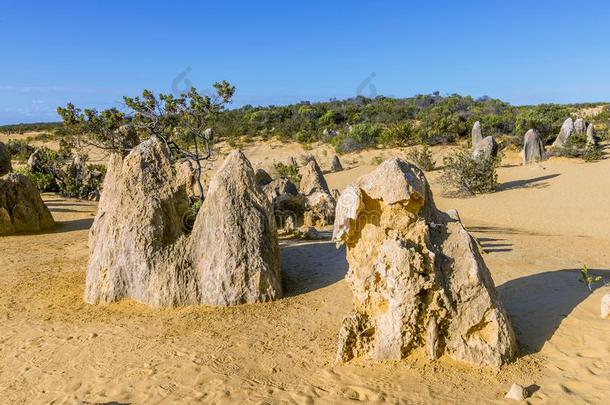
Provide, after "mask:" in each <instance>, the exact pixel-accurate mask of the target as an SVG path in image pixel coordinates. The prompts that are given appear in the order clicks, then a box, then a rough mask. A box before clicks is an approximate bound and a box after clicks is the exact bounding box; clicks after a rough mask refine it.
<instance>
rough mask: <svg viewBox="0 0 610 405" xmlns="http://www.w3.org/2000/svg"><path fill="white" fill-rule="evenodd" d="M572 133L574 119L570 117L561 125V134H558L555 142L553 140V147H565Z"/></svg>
mask: <svg viewBox="0 0 610 405" xmlns="http://www.w3.org/2000/svg"><path fill="white" fill-rule="evenodd" d="M572 134H574V121H572V118H568V119H566V120H565V121H564V122H563V124H562V125H561V129H560V130H559V135H557V138H555V142H553V147H557V148H563V147H564V146H566V144H567V142H568V140H569V139H570V137H571V136H572Z"/></svg>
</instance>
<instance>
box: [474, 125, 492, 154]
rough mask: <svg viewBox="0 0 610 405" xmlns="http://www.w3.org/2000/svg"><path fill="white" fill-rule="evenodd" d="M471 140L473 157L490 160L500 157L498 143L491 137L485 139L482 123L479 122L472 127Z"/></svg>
mask: <svg viewBox="0 0 610 405" xmlns="http://www.w3.org/2000/svg"><path fill="white" fill-rule="evenodd" d="M471 139H472V157H474V158H482V159H490V158H492V157H496V156H498V143H497V142H496V140H495V139H494V137H493V136H491V135H490V136H486V137H485V138H483V132H482V130H481V123H480V122H479V121H477V122H475V123H474V125H473V126H472V132H471Z"/></svg>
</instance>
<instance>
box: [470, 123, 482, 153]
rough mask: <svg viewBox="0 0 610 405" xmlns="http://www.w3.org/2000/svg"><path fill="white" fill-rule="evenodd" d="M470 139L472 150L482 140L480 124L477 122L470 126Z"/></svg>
mask: <svg viewBox="0 0 610 405" xmlns="http://www.w3.org/2000/svg"><path fill="white" fill-rule="evenodd" d="M471 137H472V139H471V142H472V149H473V150H474V148H476V146H477V145H478V144H479V142H481V141H482V140H483V131H482V130H481V123H480V122H479V121H477V122H475V123H474V125H473V126H472V131H471Z"/></svg>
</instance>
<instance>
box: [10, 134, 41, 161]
mask: <svg viewBox="0 0 610 405" xmlns="http://www.w3.org/2000/svg"><path fill="white" fill-rule="evenodd" d="M6 148H7V149H8V151H9V152H10V154H11V156H12V158H13V159H15V160H17V161H19V162H27V160H28V159H29V157H30V155H31V154H32V153H34V150H36V149H35V148H34V147H33V146H31V145H30V144H28V143H27V142H24V141H21V140H18V139H10V140H9V141H8V142H7V143H6Z"/></svg>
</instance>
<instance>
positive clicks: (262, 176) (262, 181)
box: [254, 168, 273, 186]
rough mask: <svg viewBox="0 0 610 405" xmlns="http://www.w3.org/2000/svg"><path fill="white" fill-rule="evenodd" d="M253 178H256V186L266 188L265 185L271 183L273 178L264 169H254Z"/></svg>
mask: <svg viewBox="0 0 610 405" xmlns="http://www.w3.org/2000/svg"><path fill="white" fill-rule="evenodd" d="M254 177H255V178H256V184H258V185H259V186H266V185H267V184H269V183H271V182H272V181H273V178H271V176H270V175H269V173H267V172H266V171H265V169H261V168H259V169H256V173H254Z"/></svg>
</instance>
